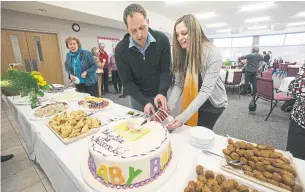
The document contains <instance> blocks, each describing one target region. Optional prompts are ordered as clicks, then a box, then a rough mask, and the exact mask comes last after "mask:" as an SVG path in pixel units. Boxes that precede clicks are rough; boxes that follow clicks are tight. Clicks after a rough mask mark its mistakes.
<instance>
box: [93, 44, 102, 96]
mask: <svg viewBox="0 0 305 192" xmlns="http://www.w3.org/2000/svg"><path fill="white" fill-rule="evenodd" d="M91 52H92V55H93V58H94V59H95V62H96V63H97V66H98V68H97V70H96V74H97V77H98V96H99V97H101V96H102V95H103V92H102V86H103V73H104V71H103V67H104V65H105V62H103V63H102V62H101V61H100V58H99V55H100V52H99V49H98V48H97V47H93V48H92V49H91Z"/></svg>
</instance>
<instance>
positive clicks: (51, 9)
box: [1, 1, 126, 30]
mask: <svg viewBox="0 0 305 192" xmlns="http://www.w3.org/2000/svg"><path fill="white" fill-rule="evenodd" d="M1 8H3V9H10V10H14V11H19V12H25V13H31V14H36V15H42V16H47V17H54V18H58V19H65V20H70V21H78V22H83V23H88V24H93V25H100V26H105V27H111V28H116V29H122V30H125V29H126V27H125V25H124V23H123V22H122V21H117V20H113V19H108V18H103V17H99V16H96V15H93V14H87V13H84V12H79V11H75V10H72V9H66V8H62V7H58V6H53V5H50V4H47V3H42V2H37V1H24V2H20V1H19V2H18V1H2V2H1ZM39 9H44V10H45V11H39Z"/></svg>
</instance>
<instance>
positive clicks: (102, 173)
mask: <svg viewBox="0 0 305 192" xmlns="http://www.w3.org/2000/svg"><path fill="white" fill-rule="evenodd" d="M96 174H97V175H98V176H100V177H102V178H103V179H104V181H105V182H106V183H108V173H107V166H106V165H104V164H102V165H101V166H100V167H99V168H98V169H97V171H96Z"/></svg>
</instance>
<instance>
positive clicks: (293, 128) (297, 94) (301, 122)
mask: <svg viewBox="0 0 305 192" xmlns="http://www.w3.org/2000/svg"><path fill="white" fill-rule="evenodd" d="M302 70H303V72H302V73H301V74H300V75H298V76H297V77H296V78H295V80H294V82H292V83H291V84H290V85H289V90H290V91H291V92H292V96H293V97H294V98H295V99H296V101H295V104H294V106H293V109H292V113H291V120H290V124H289V131H288V140H287V148H286V151H290V152H291V153H292V155H293V156H294V157H295V158H299V159H303V160H305V147H304V146H305V105H304V103H305V91H304V90H305V86H304V85H305V72H304V70H305V64H304V65H303V66H302Z"/></svg>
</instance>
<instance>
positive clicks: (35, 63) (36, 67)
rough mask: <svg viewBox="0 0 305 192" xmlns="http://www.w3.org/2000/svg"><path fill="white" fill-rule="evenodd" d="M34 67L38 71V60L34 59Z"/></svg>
mask: <svg viewBox="0 0 305 192" xmlns="http://www.w3.org/2000/svg"><path fill="white" fill-rule="evenodd" d="M32 66H33V70H34V71H38V66H37V60H36V59H32Z"/></svg>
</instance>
